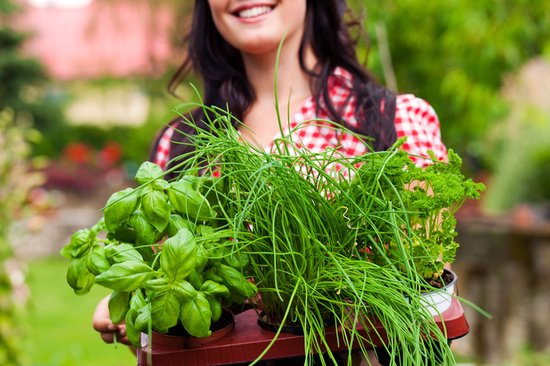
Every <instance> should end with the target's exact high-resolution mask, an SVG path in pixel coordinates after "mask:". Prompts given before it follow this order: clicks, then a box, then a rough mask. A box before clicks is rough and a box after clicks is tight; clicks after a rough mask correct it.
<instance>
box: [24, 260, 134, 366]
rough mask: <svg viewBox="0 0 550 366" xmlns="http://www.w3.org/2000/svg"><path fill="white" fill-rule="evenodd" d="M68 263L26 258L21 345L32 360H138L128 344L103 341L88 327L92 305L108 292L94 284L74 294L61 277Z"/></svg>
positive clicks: (115, 365) (113, 363)
mask: <svg viewBox="0 0 550 366" xmlns="http://www.w3.org/2000/svg"><path fill="white" fill-rule="evenodd" d="M68 264H69V262H68V261H67V260H64V259H63V258H59V259H57V258H46V259H40V260H36V261H32V262H29V263H28V270H29V273H28V278H27V284H28V286H29V288H30V291H31V297H30V301H29V304H28V308H27V310H26V315H25V317H24V331H25V338H24V341H23V344H22V346H23V347H22V349H23V350H24V352H25V354H26V357H27V359H29V360H30V363H31V365H33V366H73V365H75V366H87V365H94V366H97V365H102V366H126V365H136V364H137V361H136V358H135V356H134V355H133V354H132V353H131V352H130V351H129V349H128V348H127V347H126V346H124V345H118V347H116V348H115V346H113V345H107V344H105V343H103V341H102V340H101V339H100V337H99V335H98V333H97V332H95V331H94V330H93V329H92V314H93V311H94V309H95V306H96V304H97V302H98V301H99V299H101V298H102V297H103V296H105V295H106V294H108V293H109V291H108V290H107V289H104V288H101V287H99V286H94V288H92V291H91V292H90V293H88V294H86V295H83V296H78V295H75V294H74V292H73V290H72V289H71V288H70V287H69V285H68V284H67V282H66V281H65V272H66V270H67V267H68Z"/></svg>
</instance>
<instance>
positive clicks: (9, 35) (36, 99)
mask: <svg viewBox="0 0 550 366" xmlns="http://www.w3.org/2000/svg"><path fill="white" fill-rule="evenodd" d="M16 10H17V8H16V7H15V5H14V3H13V2H12V1H8V0H0V17H1V18H2V20H4V19H5V20H6V22H4V21H2V24H1V25H0V49H1V50H2V52H1V53H0V110H3V109H4V108H8V107H9V108H10V109H12V110H13V111H14V112H15V115H16V118H15V119H16V120H25V122H27V123H33V124H34V126H35V128H36V129H38V130H39V131H41V132H48V131H50V130H54V131H56V130H57V129H58V128H59V126H60V125H62V124H63V115H62V113H61V103H60V101H58V100H56V99H54V98H52V97H51V95H50V91H49V90H48V86H47V81H48V77H47V74H46V71H45V70H44V68H43V66H42V64H41V63H40V62H39V61H38V60H35V59H32V58H28V57H25V56H23V55H22V53H21V47H22V45H23V43H24V42H25V41H26V39H27V35H25V34H23V33H21V32H19V31H16V30H14V29H12V28H11V27H10V26H9V22H8V21H7V20H9V17H10V16H12V15H13V14H15V11H16ZM51 135H52V136H55V133H53V134H51ZM48 136H49V135H48Z"/></svg>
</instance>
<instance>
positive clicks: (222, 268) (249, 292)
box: [218, 263, 257, 297]
mask: <svg viewBox="0 0 550 366" xmlns="http://www.w3.org/2000/svg"><path fill="white" fill-rule="evenodd" d="M218 274H219V275H220V277H221V278H223V282H224V284H225V285H227V286H228V287H229V288H230V289H231V290H235V291H237V292H238V293H239V294H241V295H243V296H244V297H252V296H254V295H256V293H257V289H256V286H255V285H254V284H252V283H251V282H249V281H247V280H246V278H245V277H244V275H243V274H242V273H241V272H239V271H238V270H237V269H235V268H233V267H230V266H227V265H225V264H223V263H222V264H220V265H219V267H218ZM251 285H252V286H251Z"/></svg>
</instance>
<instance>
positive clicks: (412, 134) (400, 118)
mask: <svg viewBox="0 0 550 366" xmlns="http://www.w3.org/2000/svg"><path fill="white" fill-rule="evenodd" d="M395 130H396V132H397V137H398V138H401V137H406V138H407V140H406V142H405V143H404V144H403V149H404V150H405V151H407V152H408V153H409V154H411V159H412V160H413V161H414V162H415V164H416V165H418V166H426V165H429V164H430V159H429V158H428V157H429V156H430V155H429V153H428V152H429V151H432V152H433V153H434V155H435V157H436V158H437V159H438V160H441V161H445V160H447V148H446V147H445V145H444V144H443V142H442V141H441V130H440V125H439V118H438V117H437V114H436V112H435V110H434V109H433V108H432V106H431V105H430V104H429V103H427V102H426V101H425V100H423V99H420V98H417V97H416V96H414V95H411V94H406V95H399V96H398V97H397V100H396V108H395Z"/></svg>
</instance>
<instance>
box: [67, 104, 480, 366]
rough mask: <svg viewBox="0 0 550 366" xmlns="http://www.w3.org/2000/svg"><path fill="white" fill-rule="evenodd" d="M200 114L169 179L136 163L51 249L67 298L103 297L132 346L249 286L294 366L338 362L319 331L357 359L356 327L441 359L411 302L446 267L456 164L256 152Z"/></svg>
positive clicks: (230, 126)
mask: <svg viewBox="0 0 550 366" xmlns="http://www.w3.org/2000/svg"><path fill="white" fill-rule="evenodd" d="M201 107H202V108H204V110H205V115H206V116H207V121H205V123H206V127H207V128H196V133H194V134H190V135H187V136H186V137H187V143H189V144H191V145H193V147H194V150H193V151H192V152H190V153H188V154H187V155H183V156H181V157H179V158H178V159H181V162H180V163H177V162H176V164H175V167H174V168H173V170H172V171H179V172H181V174H180V176H179V177H178V178H177V179H176V180H174V181H171V182H168V181H166V180H164V178H163V172H162V171H161V170H160V168H159V167H158V166H155V165H154V164H151V163H144V164H143V165H142V166H141V168H140V170H139V171H138V173H137V175H136V182H137V183H138V184H139V186H138V187H137V188H128V189H126V190H123V191H120V192H117V193H115V194H113V196H112V197H111V198H110V199H109V201H108V202H107V205H106V207H105V210H104V219H103V220H101V221H100V222H99V223H98V224H97V225H95V226H94V227H92V228H90V229H85V230H81V231H79V232H77V233H75V235H73V238H72V240H71V242H70V243H69V244H68V245H67V246H66V247H65V248H64V249H63V251H62V253H63V254H64V255H65V256H67V257H69V258H71V259H72V263H71V265H70V267H69V270H68V274H67V280H68V282H69V284H70V285H71V286H72V287H73V288H74V289H75V292H77V293H85V292H87V291H88V290H89V288H90V287H91V286H92V285H93V284H94V283H98V284H99V285H102V286H106V287H108V288H111V289H113V290H114V292H113V295H112V296H111V301H110V303H109V308H110V311H111V316H112V318H113V321H115V322H120V321H123V320H124V321H126V326H127V329H128V335H129V337H130V339H131V340H132V341H133V342H134V343H136V344H137V342H138V335H139V332H140V331H143V332H145V331H148V329H151V328H152V329H154V330H157V331H160V332H166V331H168V329H170V328H171V327H173V326H175V325H176V324H177V323H178V322H179V323H181V324H182V325H183V327H184V328H185V329H186V330H187V332H188V333H189V334H191V335H195V336H205V335H207V334H208V333H209V330H208V329H209V326H210V322H211V321H215V320H216V319H217V318H218V317H219V314H220V309H221V308H222V307H223V306H228V305H230V304H231V303H234V302H242V301H244V299H246V298H251V297H253V296H255V295H256V292H257V291H259V296H258V297H256V298H255V299H254V301H253V303H254V304H256V305H257V308H258V312H259V313H261V314H262V318H263V319H264V320H266V321H268V322H272V323H274V324H278V325H280V327H279V330H278V332H277V333H276V334H275V336H274V338H273V342H275V341H276V339H277V335H278V334H279V332H280V331H281V329H282V326H284V325H287V324H289V323H291V324H296V325H298V326H299V327H301V328H302V330H303V332H304V347H305V353H306V363H312V362H313V355H314V354H315V353H319V352H327V354H328V357H329V358H331V359H332V361H333V362H334V363H335V364H336V363H337V361H336V358H335V357H334V355H333V354H332V352H331V350H330V348H329V347H328V344H327V342H326V339H325V337H324V330H325V327H326V325H327V324H330V325H335V326H337V327H338V328H339V329H341V339H340V341H341V342H342V343H343V344H344V345H346V346H347V347H348V352H349V353H351V352H352V349H353V347H354V345H355V344H356V343H357V341H358V342H359V345H360V347H361V349H362V350H363V351H364V352H366V349H367V348H370V347H369V345H372V344H374V342H375V340H373V339H369V338H365V336H364V335H363V334H362V333H361V332H360V330H359V329H360V327H364V328H372V326H373V324H374V322H375V321H380V322H381V324H382V325H383V326H384V329H385V333H386V337H385V346H386V347H387V348H388V350H390V354H391V356H392V360H393V361H392V362H393V364H395V363H396V362H397V361H396V360H397V359H399V362H400V364H401V365H422V364H434V363H441V364H446V365H450V364H454V359H453V355H452V352H451V351H450V349H449V347H448V344H447V339H446V338H445V336H444V334H443V333H442V332H441V331H440V330H439V328H438V327H437V325H436V323H435V321H434V319H433V316H432V315H431V314H430V313H429V311H428V309H426V308H425V306H423V302H422V299H421V293H422V291H425V290H426V289H427V288H428V289H430V288H432V286H433V284H437V278H438V277H439V276H440V274H441V271H442V269H443V264H444V263H445V262H452V261H453V259H454V253H455V251H456V249H457V247H458V244H457V243H455V242H454V236H455V231H454V226H455V221H454V213H455V212H456V209H457V208H458V207H459V206H460V204H462V202H464V200H465V199H467V198H474V197H476V196H477V195H478V193H479V190H480V189H481V188H482V187H481V186H480V185H478V184H476V183H474V182H472V181H471V180H468V179H465V178H464V176H463V175H462V174H461V173H460V165H461V162H460V159H459V158H458V156H457V155H456V154H454V153H453V152H450V161H449V163H443V162H438V161H435V160H434V161H433V164H432V165H431V166H430V167H428V168H426V169H421V168H417V167H416V166H414V164H412V163H411V160H410V156H409V155H408V154H407V153H405V152H404V151H402V150H401V149H400V144H401V143H403V141H401V140H400V141H398V142H397V143H396V144H395V146H394V147H393V148H391V149H389V150H387V151H384V152H376V153H367V154H365V155H363V156H358V157H356V158H347V157H344V156H341V155H339V154H338V151H337V150H330V149H329V150H327V151H325V152H323V153H314V152H310V151H307V150H301V149H296V148H295V147H294V146H295V144H294V141H292V138H291V137H282V138H280V139H279V140H277V141H276V143H275V147H274V148H273V151H269V152H267V151H265V150H264V149H261V148H258V147H256V146H254V145H252V144H250V143H247V142H246V141H243V139H242V138H241V136H240V134H239V132H238V127H239V123H240V122H239V121H237V120H235V119H234V117H233V116H232V115H231V114H230V113H228V112H227V111H224V110H220V109H218V108H214V107H212V108H209V107H206V106H203V105H202V106H201ZM187 123H189V125H190V126H191V127H193V126H194V127H196V125H195V124H194V122H193V121H189V120H188V121H187ZM307 123H322V124H323V125H324V127H326V128H342V127H341V126H335V125H334V124H333V123H331V122H330V121H308V122H307ZM296 128H300V126H298V127H296ZM281 129H282V128H281ZM181 133H183V132H181ZM283 136H286V135H283ZM288 136H292V134H288ZM214 176H219V177H217V178H214ZM100 232H103V233H106V236H105V238H102V237H101V236H100V235H99V233H100ZM247 278H252V279H253V281H248V280H247ZM434 279H436V281H435V282H434V281H432V280H434ZM428 337H430V338H433V339H434V341H433V342H424V341H422V340H423V339H426V338H428ZM392 345H399V347H398V348H395V347H392ZM434 345H435V346H434ZM268 349H269V347H268V348H267V349H266V350H265V352H267V350H268ZM261 358H262V355H260V356H259V357H258V360H259V359H261ZM323 362H325V361H324V360H323Z"/></svg>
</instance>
